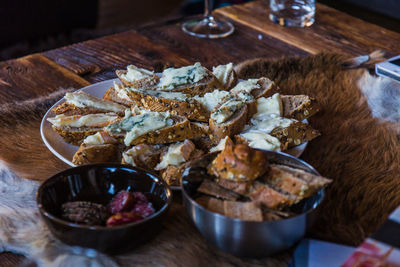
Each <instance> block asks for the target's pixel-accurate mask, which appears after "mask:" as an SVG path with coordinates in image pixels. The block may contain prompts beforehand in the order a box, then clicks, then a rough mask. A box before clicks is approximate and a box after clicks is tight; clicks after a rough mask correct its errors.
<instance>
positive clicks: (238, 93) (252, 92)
mask: <svg viewBox="0 0 400 267" xmlns="http://www.w3.org/2000/svg"><path fill="white" fill-rule="evenodd" d="M230 92H231V94H232V95H233V96H235V97H238V98H241V99H243V100H247V101H249V100H252V99H257V98H260V97H270V96H272V95H273V94H275V93H279V92H280V89H279V87H278V86H277V85H276V84H275V83H274V82H273V81H271V80H270V79H268V78H265V77H262V78H259V79H249V80H246V81H242V82H240V83H238V84H237V85H236V86H235V87H234V88H232V89H231V90H230Z"/></svg>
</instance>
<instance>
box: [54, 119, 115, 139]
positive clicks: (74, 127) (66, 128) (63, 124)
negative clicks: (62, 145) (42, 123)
mask: <svg viewBox="0 0 400 267" xmlns="http://www.w3.org/2000/svg"><path fill="white" fill-rule="evenodd" d="M119 118H120V117H119V116H118V115H117V114H114V113H107V114H103V113H97V114H88V115H74V116H65V115H64V114H61V115H57V116H56V117H54V118H48V119H47V120H48V121H49V122H50V123H51V124H52V127H53V129H54V131H56V132H57V133H58V134H59V135H60V136H61V137H62V138H63V139H64V140H65V141H66V142H67V143H70V144H73V145H78V146H79V145H80V144H81V143H82V141H83V139H85V138H86V137H87V136H89V135H93V134H95V133H96V132H99V131H101V130H102V129H103V127H105V126H107V125H109V124H111V123H113V122H115V121H117V120H118V119H119Z"/></svg>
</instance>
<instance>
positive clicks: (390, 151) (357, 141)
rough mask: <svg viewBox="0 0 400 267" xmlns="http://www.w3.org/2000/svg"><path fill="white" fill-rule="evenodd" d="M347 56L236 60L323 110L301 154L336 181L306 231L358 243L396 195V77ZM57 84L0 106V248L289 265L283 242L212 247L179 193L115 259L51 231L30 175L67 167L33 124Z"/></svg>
mask: <svg viewBox="0 0 400 267" xmlns="http://www.w3.org/2000/svg"><path fill="white" fill-rule="evenodd" d="M345 60H346V59H345V58H343V57H341V56H339V55H331V54H319V55H316V56H309V57H304V58H286V59H279V60H265V59H257V60H253V61H250V62H244V63H242V64H240V65H239V66H238V71H239V74H240V76H241V77H242V78H249V77H260V76H266V77H269V78H271V79H272V80H274V81H275V82H276V83H278V85H279V86H280V87H281V89H282V91H283V92H284V93H286V94H307V95H310V96H313V97H315V98H316V99H317V100H318V101H319V102H320V104H321V107H322V111H321V112H320V113H319V114H317V115H315V116H314V117H313V118H311V119H310V120H309V121H310V124H311V125H312V126H313V127H314V128H315V129H318V130H320V131H321V132H322V136H321V137H319V138H317V139H316V140H313V141H312V142H310V143H309V145H308V147H307V149H306V151H305V153H304V154H303V156H302V158H303V159H304V160H305V161H307V162H309V163H310V164H311V165H313V166H314V167H315V168H316V169H317V170H318V171H319V172H320V173H321V174H322V175H324V176H326V177H329V178H332V179H333V180H334V182H333V184H332V185H331V186H330V187H329V188H328V189H327V193H326V199H325V200H324V202H323V204H322V206H321V208H320V209H319V214H318V218H317V222H316V224H315V227H314V229H313V231H312V235H313V236H314V237H318V238H322V239H327V240H331V241H334V242H342V243H346V244H350V245H357V244H359V243H360V242H361V241H362V240H363V239H364V238H365V237H366V236H368V235H369V234H370V233H371V232H373V231H374V230H375V229H376V228H377V227H378V226H379V225H380V224H381V223H382V222H383V221H384V220H385V219H386V217H387V216H388V215H389V213H390V212H391V211H392V210H393V209H394V208H395V207H396V206H398V205H399V204H400V194H399V190H400V143H399V136H400V135H399V128H398V123H399V121H400V108H399V104H398V103H399V102H398V101H397V100H398V99H399V98H400V86H399V84H397V83H395V82H391V81H390V80H388V79H383V78H376V77H373V76H371V75H370V74H368V72H367V71H366V70H365V69H352V70H349V69H346V68H344V64H343V63H344V62H345ZM360 88H361V90H360ZM64 94H65V90H61V91H58V92H55V93H54V94H52V95H49V96H47V97H43V98H39V99H35V100H32V101H26V102H21V103H10V104H9V105H5V106H3V107H1V108H0V121H1V123H2V126H3V127H1V128H0V136H1V137H2V138H0V166H1V168H0V190H1V195H0V245H1V249H2V250H3V251H15V252H18V253H21V254H24V255H26V256H27V257H29V258H32V259H34V260H35V261H36V262H37V263H38V264H39V265H51V264H53V265H54V266H58V265H65V266H80V265H82V266H83V265H88V264H93V265H98V266H113V265H115V264H121V265H168V266H182V265H185V264H187V263H189V262H190V264H191V265H194V266H200V265H207V264H210V263H211V264H212V265H218V266H237V265H240V266H246V265H256V266H265V265H268V266H276V265H278V266H280V265H282V266H283V265H287V263H288V261H289V259H290V252H284V253H282V254H280V255H276V256H274V257H270V258H266V259H262V260H249V259H239V258H236V257H233V256H230V255H227V254H225V253H223V252H220V251H217V250H216V249H214V248H212V247H210V246H209V245H207V243H206V242H205V240H204V239H203V238H202V237H201V236H200V234H198V232H197V231H196V230H195V228H194V226H193V225H192V224H191V223H190V221H189V218H188V216H187V215H186V212H185V210H184V208H183V206H182V204H181V198H180V196H179V195H177V196H175V200H174V203H173V205H172V207H171V209H170V211H169V213H168V215H167V218H166V222H165V224H164V229H163V231H162V232H161V233H160V234H159V235H158V236H157V237H156V238H155V239H154V240H153V241H151V242H149V243H148V244H146V245H144V246H142V247H140V248H138V249H136V250H135V251H133V252H132V253H129V254H126V255H120V256H118V257H115V258H113V259H111V258H109V257H108V256H105V255H101V254H98V255H99V257H96V258H93V257H90V255H92V253H91V251H89V252H90V253H88V251H87V250H82V249H79V248H71V247H69V246H66V245H63V244H61V243H60V242H59V241H57V240H55V239H54V238H53V237H52V235H51V234H50V233H49V231H48V229H47V227H46V226H45V225H44V224H43V223H42V222H41V220H40V219H39V217H38V216H39V214H38V212H37V209H36V203H35V199H34V198H35V192H36V189H37V186H38V182H37V181H30V180H38V181H42V180H44V179H46V178H47V177H49V176H50V175H52V174H54V173H55V172H58V171H60V170H62V169H64V168H66V167H67V166H66V165H65V164H64V163H61V161H59V160H58V159H56V158H55V157H54V156H53V155H52V154H51V152H50V151H48V150H47V148H46V147H45V146H44V144H43V142H42V141H41V138H40V133H39V125H40V121H41V118H42V116H43V115H44V113H45V112H46V110H47V109H48V108H49V107H50V106H51V104H52V103H54V102H55V101H56V100H58V99H60V98H61V97H62V95H64ZM396 101H397V102H396ZM19 177H23V178H27V179H30V180H26V179H22V178H19Z"/></svg>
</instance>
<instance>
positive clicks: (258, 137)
mask: <svg viewBox="0 0 400 267" xmlns="http://www.w3.org/2000/svg"><path fill="white" fill-rule="evenodd" d="M249 137H251V138H249ZM273 138H276V137H274V136H271V135H268V134H266V133H263V132H258V131H248V132H244V133H241V134H238V135H235V142H236V143H237V144H246V145H248V146H250V147H252V148H256V149H266V150H274V151H285V150H287V144H283V143H281V142H280V141H279V139H277V140H276V142H275V140H273Z"/></svg>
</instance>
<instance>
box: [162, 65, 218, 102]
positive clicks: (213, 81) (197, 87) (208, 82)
mask: <svg viewBox="0 0 400 267" xmlns="http://www.w3.org/2000/svg"><path fill="white" fill-rule="evenodd" d="M206 73H207V75H206V76H205V77H204V78H203V79H201V80H199V81H198V82H196V83H187V84H183V85H179V86H176V87H174V88H172V89H168V90H167V89H164V88H157V89H158V90H161V91H169V92H182V93H184V94H187V95H189V96H203V95H204V94H205V93H209V92H213V91H214V90H215V89H219V90H222V89H223V86H222V84H221V83H220V81H219V80H218V79H217V77H215V76H214V74H212V72H210V71H209V70H206ZM161 78H162V77H161Z"/></svg>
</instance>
